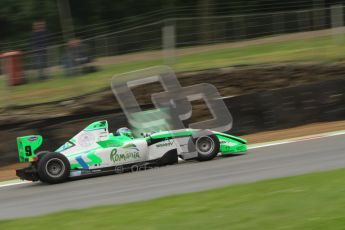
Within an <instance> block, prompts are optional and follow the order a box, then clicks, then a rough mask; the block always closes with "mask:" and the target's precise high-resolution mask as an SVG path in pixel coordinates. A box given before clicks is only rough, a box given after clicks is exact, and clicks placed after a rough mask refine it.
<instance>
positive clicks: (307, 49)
mask: <svg viewBox="0 0 345 230" xmlns="http://www.w3.org/2000/svg"><path fill="white" fill-rule="evenodd" d="M338 36H341V37H339V38H338V39H335V38H334V37H332V36H323V37H315V38H308V39H299V40H293V41H281V42H273V43H268V44H261V45H258V44H252V45H248V46H245V47H237V48H225V49H218V50H210V51H205V52H200V53H197V54H189V55H182V56H179V57H177V58H176V64H175V65H174V66H173V68H174V69H175V70H176V71H192V70H201V69H208V68H219V67H224V66H231V65H241V64H265V63H280V62H300V61H323V62H331V61H339V60H343V59H344V58H345V46H344V38H343V37H342V36H343V35H338ZM161 64H163V61H162V60H161V59H160V57H157V59H155V60H146V61H135V62H125V63H118V64H116V63H115V64H113V65H106V66H103V67H102V69H101V70H100V71H99V72H96V73H93V74H88V75H84V76H80V77H73V78H67V77H63V76H62V74H58V73H57V74H55V75H54V76H52V77H51V79H50V80H47V81H44V82H36V83H31V84H27V85H22V86H17V87H12V88H8V89H6V90H1V91H2V93H3V95H2V98H3V100H1V101H0V103H1V104H0V106H3V105H4V104H31V103H39V102H47V101H52V100H58V99H63V98H67V97H72V96H78V95H80V94H83V93H87V92H92V91H95V90H97V89H100V88H102V87H105V86H108V85H109V84H110V79H111V77H112V76H113V75H114V74H120V73H124V72H128V71H133V70H137V69H141V68H147V67H150V66H155V65H161ZM0 83H1V82H0ZM0 85H4V83H1V84H0ZM0 88H3V87H0Z"/></svg>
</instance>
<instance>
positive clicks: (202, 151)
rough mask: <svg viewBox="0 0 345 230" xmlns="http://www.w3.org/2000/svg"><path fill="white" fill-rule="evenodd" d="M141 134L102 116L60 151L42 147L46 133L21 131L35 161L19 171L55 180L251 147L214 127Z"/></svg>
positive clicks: (27, 157) (25, 152)
mask: <svg viewBox="0 0 345 230" xmlns="http://www.w3.org/2000/svg"><path fill="white" fill-rule="evenodd" d="M198 133H199V135H197V134H198ZM142 136H143V137H140V138H134V137H133V135H132V132H131V131H130V130H129V129H128V128H120V129H118V130H117V131H116V133H115V134H113V133H109V131H108V122H107V121H97V122H94V123H92V124H90V125H89V126H87V127H86V128H85V129H84V130H82V131H81V132H79V133H78V134H77V135H76V136H74V137H73V138H72V139H70V140H69V141H67V142H66V143H65V144H64V145H62V146H61V147H60V148H58V149H57V150H56V151H54V152H49V151H42V152H37V153H36V150H37V149H38V148H39V147H40V146H41V145H42V142H43V138H42V136H39V135H30V136H24V137H18V138H17V143H18V151H19V160H20V162H30V166H29V167H26V168H23V169H18V170H16V174H17V176H18V177H19V178H21V179H23V180H29V181H42V182H45V183H51V184H53V183H60V182H64V181H66V180H68V179H70V178H74V177H83V176H90V175H98V174H101V173H120V172H124V171H133V170H138V169H139V168H146V167H152V166H162V165H170V164H176V163H178V159H179V158H181V159H183V160H190V159H196V160H199V161H207V160H211V159H213V158H214V157H216V156H217V155H218V154H221V155H226V154H234V153H239V152H245V151H246V150H247V145H246V140H243V139H241V138H238V137H235V136H231V135H228V134H224V133H219V132H215V131H206V134H205V132H204V134H202V135H200V130H196V129H181V130H175V131H161V132H156V133H153V134H143V135H142Z"/></svg>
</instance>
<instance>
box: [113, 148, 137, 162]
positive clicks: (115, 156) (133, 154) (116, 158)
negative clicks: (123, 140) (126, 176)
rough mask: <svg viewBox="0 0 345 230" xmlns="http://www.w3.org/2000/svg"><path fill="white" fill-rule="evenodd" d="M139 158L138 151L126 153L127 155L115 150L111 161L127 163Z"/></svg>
mask: <svg viewBox="0 0 345 230" xmlns="http://www.w3.org/2000/svg"><path fill="white" fill-rule="evenodd" d="M136 149H138V148H136ZM138 158H140V154H139V152H138V151H126V152H125V153H118V152H117V149H113V150H112V151H111V153H110V160H111V161H112V162H119V161H127V160H133V159H138Z"/></svg>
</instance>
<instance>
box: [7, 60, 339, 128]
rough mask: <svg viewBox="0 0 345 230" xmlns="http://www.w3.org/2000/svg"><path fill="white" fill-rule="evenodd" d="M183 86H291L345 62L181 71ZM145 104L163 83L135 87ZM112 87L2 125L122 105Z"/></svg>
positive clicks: (234, 90)
mask: <svg viewBox="0 0 345 230" xmlns="http://www.w3.org/2000/svg"><path fill="white" fill-rule="evenodd" d="M177 76H178V79H179V81H180V82H181V85H182V86H190V85H194V84H199V83H210V84H213V85H214V86H216V87H217V89H218V90H219V92H220V94H221V95H222V96H234V95H240V94H246V93H254V92H262V91H265V90H270V89H277V88H284V87H291V86H297V85H303V84H308V83H316V82H320V81H326V80H332V79H344V78H345V64H343V63H336V64H322V63H305V64H293V63H287V64H279V65H255V66H241V67H228V68H221V69H213V70H204V71H198V72H186V73H179V74H177ZM133 91H134V94H135V96H136V98H137V99H138V101H139V103H141V104H150V103H151V98H150V96H151V94H152V93H157V92H161V91H163V88H162V86H161V85H160V84H159V83H152V84H150V85H145V86H143V87H139V88H135V89H133ZM118 107H119V105H118V104H117V102H116V100H115V98H114V96H113V94H112V92H111V91H110V88H106V89H104V91H102V92H98V93H94V94H92V95H89V96H86V97H82V98H79V99H73V100H66V101H63V102H59V103H53V104H50V105H38V106H30V107H26V108H11V109H6V110H2V111H0V126H1V125H3V124H9V123H13V124H16V123H18V122H27V121H28V122H30V121H33V120H41V119H45V118H49V117H54V118H56V117H63V116H66V115H75V114H83V113H85V112H88V113H92V112H101V111H106V110H111V109H114V108H118Z"/></svg>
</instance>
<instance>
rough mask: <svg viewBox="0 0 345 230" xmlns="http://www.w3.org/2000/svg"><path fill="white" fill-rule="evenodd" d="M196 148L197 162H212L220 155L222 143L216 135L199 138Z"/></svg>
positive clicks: (196, 141)
mask: <svg viewBox="0 0 345 230" xmlns="http://www.w3.org/2000/svg"><path fill="white" fill-rule="evenodd" d="M194 144H195V148H196V151H197V152H198V157H197V160H199V161H208V160H212V159H213V158H215V157H216V156H217V154H218V153H219V148H220V143H219V140H218V138H217V137H216V136H215V135H208V136H201V137H198V138H197V139H196V140H195V142H194Z"/></svg>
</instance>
